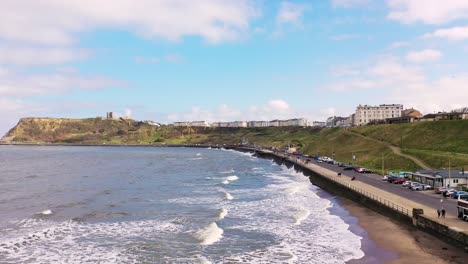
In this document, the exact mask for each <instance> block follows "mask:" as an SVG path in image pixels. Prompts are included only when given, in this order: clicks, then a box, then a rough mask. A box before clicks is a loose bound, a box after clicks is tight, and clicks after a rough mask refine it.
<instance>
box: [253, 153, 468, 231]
mask: <svg viewBox="0 0 468 264" xmlns="http://www.w3.org/2000/svg"><path fill="white" fill-rule="evenodd" d="M256 151H260V152H263V153H269V154H272V155H275V156H278V157H281V158H284V159H286V160H288V161H290V162H292V163H295V164H298V165H301V166H303V167H305V168H308V169H310V170H311V171H314V172H315V173H317V174H320V175H321V176H323V177H327V178H328V179H330V180H333V181H334V182H336V183H338V184H341V185H343V186H346V187H347V188H349V189H352V190H356V191H358V192H361V193H362V194H364V195H366V196H368V197H370V198H372V199H377V200H379V199H380V200H381V201H382V203H386V204H388V205H389V206H390V207H395V208H398V210H399V211H402V212H403V213H405V214H406V212H407V215H409V216H410V217H411V216H412V211H413V208H418V209H423V210H424V216H425V217H427V218H429V219H431V220H432V221H434V222H437V223H440V224H442V225H445V226H448V227H449V228H450V229H452V230H455V231H458V232H464V233H467V234H468V222H465V221H462V220H460V219H458V218H457V216H456V214H455V213H456V206H455V203H454V202H446V203H445V206H446V207H447V208H446V210H447V213H446V215H445V218H438V217H437V209H439V208H440V206H441V203H440V198H438V197H437V196H431V195H427V194H423V193H418V195H419V196H420V197H419V198H418V199H411V198H410V197H408V195H406V193H411V194H413V195H414V194H415V193H417V192H415V191H409V192H408V189H405V188H402V187H401V186H400V185H398V186H395V185H391V184H387V183H385V182H382V181H381V180H380V183H381V184H387V185H388V186H392V189H393V190H392V191H387V190H384V189H382V188H379V187H376V186H374V185H372V184H370V183H369V182H365V181H363V180H362V179H365V178H369V177H368V176H367V175H362V176H361V177H356V176H357V175H355V172H354V171H343V170H342V168H340V167H337V166H334V165H329V164H323V163H317V162H316V161H315V160H310V161H308V160H306V159H304V158H301V157H298V156H294V155H287V154H284V153H280V152H273V151H270V150H265V149H262V150H258V149H257V150H256ZM328 166H334V167H335V168H337V169H338V170H339V172H340V173H341V176H338V173H337V171H336V170H332V169H330V168H327V167H328ZM353 176H354V177H356V180H354V181H352V180H351V178H352V177H353ZM364 177H365V178H364ZM374 181H375V182H379V180H376V179H374ZM394 187H399V188H394ZM421 199H423V200H424V199H427V202H424V203H423V202H420V201H421ZM415 200H417V201H415ZM434 201H436V202H434ZM448 206H451V207H448Z"/></svg>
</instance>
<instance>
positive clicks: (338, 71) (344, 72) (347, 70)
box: [330, 66, 360, 77]
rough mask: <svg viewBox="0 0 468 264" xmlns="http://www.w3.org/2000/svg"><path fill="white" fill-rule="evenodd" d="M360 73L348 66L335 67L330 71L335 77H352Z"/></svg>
mask: <svg viewBox="0 0 468 264" xmlns="http://www.w3.org/2000/svg"><path fill="white" fill-rule="evenodd" d="M359 73H360V71H359V70H357V69H355V68H352V67H347V66H335V67H332V68H331V69H330V74H331V75H332V76H333V77H342V76H351V75H357V74H359Z"/></svg>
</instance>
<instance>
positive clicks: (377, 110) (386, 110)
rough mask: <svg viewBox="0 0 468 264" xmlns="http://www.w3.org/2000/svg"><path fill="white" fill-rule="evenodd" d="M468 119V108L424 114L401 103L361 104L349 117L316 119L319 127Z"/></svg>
mask: <svg viewBox="0 0 468 264" xmlns="http://www.w3.org/2000/svg"><path fill="white" fill-rule="evenodd" d="M458 119H468V108H462V109H458V110H455V111H452V112H439V113H436V114H427V115H423V114H422V113H421V112H419V111H418V110H416V109H414V108H409V109H403V105H401V104H381V105H378V106H370V105H359V106H357V107H356V111H355V113H353V114H351V115H350V116H348V117H341V116H332V117H329V118H327V121H326V122H319V121H314V122H313V123H312V125H313V126H318V127H351V126H364V125H369V124H402V123H413V122H425V121H439V120H458Z"/></svg>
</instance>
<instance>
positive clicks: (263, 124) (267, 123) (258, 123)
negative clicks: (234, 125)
mask: <svg viewBox="0 0 468 264" xmlns="http://www.w3.org/2000/svg"><path fill="white" fill-rule="evenodd" d="M247 126H248V127H269V126H270V121H249V122H247Z"/></svg>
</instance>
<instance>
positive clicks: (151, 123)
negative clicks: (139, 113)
mask: <svg viewBox="0 0 468 264" xmlns="http://www.w3.org/2000/svg"><path fill="white" fill-rule="evenodd" d="M143 123H146V124H148V125H151V126H157V127H159V126H161V124H160V123H157V122H154V121H151V120H146V121H143Z"/></svg>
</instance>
